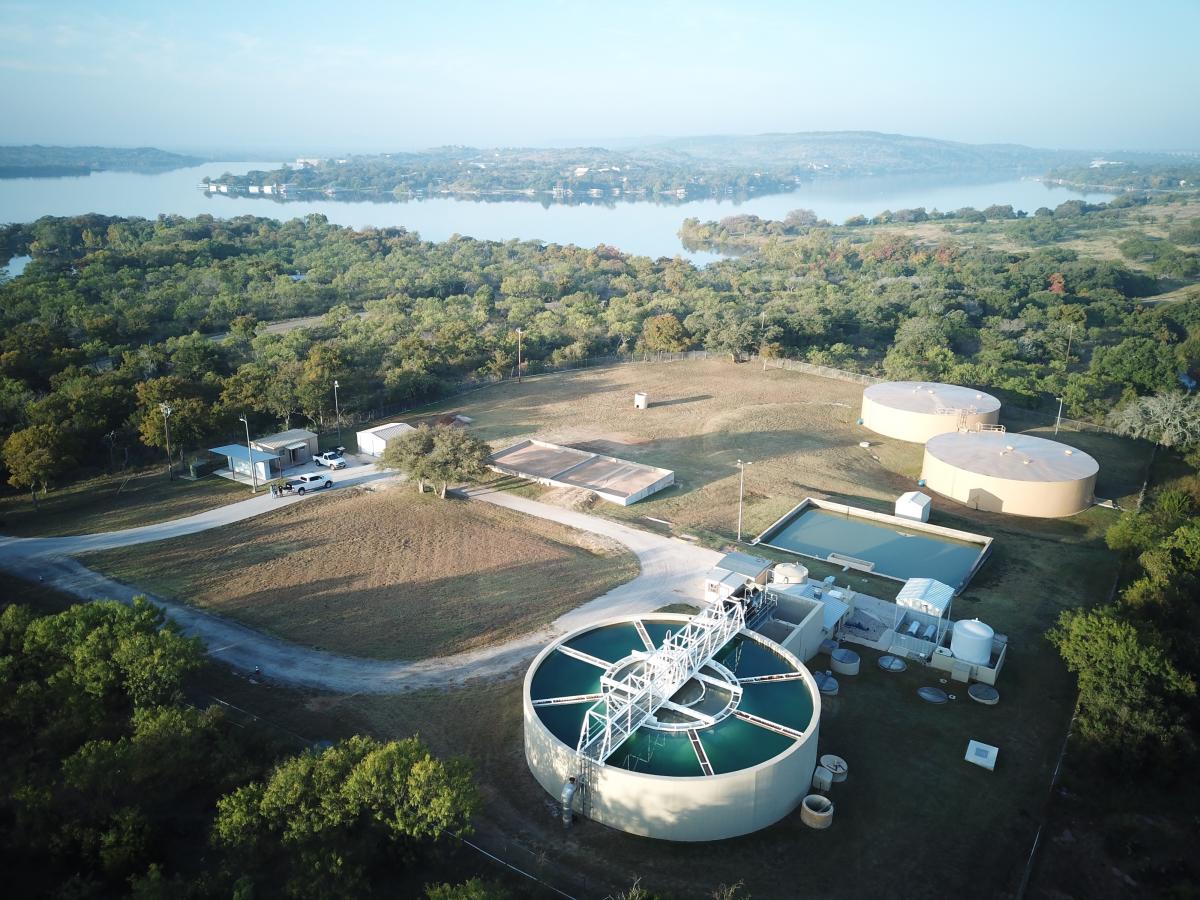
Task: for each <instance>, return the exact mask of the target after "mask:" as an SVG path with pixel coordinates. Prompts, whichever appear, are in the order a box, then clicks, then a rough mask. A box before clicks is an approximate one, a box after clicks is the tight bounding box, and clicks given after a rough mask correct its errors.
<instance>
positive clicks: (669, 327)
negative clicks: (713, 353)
mask: <svg viewBox="0 0 1200 900" xmlns="http://www.w3.org/2000/svg"><path fill="white" fill-rule="evenodd" d="M642 346H643V347H645V348H646V349H647V350H649V351H650V352H651V353H679V352H681V351H683V350H686V349H687V348H688V347H690V346H691V340H690V339H689V338H688V336H687V332H685V331H684V330H683V323H682V322H680V321H679V319H678V318H677V317H675V316H673V315H671V314H670V313H663V314H662V315H658V316H650V318H648V319H646V321H645V322H643V323H642Z"/></svg>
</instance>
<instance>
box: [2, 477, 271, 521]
mask: <svg viewBox="0 0 1200 900" xmlns="http://www.w3.org/2000/svg"><path fill="white" fill-rule="evenodd" d="M249 496H250V491H249V488H246V487H244V486H242V485H238V484H234V483H233V482H232V481H226V480H225V479H224V478H217V477H215V476H210V477H208V478H205V479H202V480H200V481H188V480H186V479H183V478H175V479H174V480H173V481H169V480H168V479H167V476H166V472H165V471H164V469H163V468H161V467H159V468H152V469H140V470H136V471H133V472H127V473H124V474H121V475H100V476H97V477H95V478H88V479H85V480H83V481H77V482H75V483H74V484H71V485H69V486H67V487H64V488H58V489H55V490H52V491H50V492H49V493H48V494H47V495H46V496H45V497H41V496H39V497H38V507H37V509H34V507H33V502H32V501H31V500H30V498H29V494H26V493H21V494H17V493H13V492H7V493H5V494H4V496H2V497H0V534H7V535H14V536H17V537H48V536H53V535H71V534H91V533H93V532H97V531H115V530H117V529H121V528H134V527H136V526H138V525H150V524H153V523H155V522H166V521H168V520H169V519H178V518H180V517H182V516H191V515H195V514H196V513H199V512H204V511H205V510H207V509H213V508H214V507H217V506H224V505H225V504H227V503H232V502H233V501H235V500H244V499H246V498H247V497H249Z"/></svg>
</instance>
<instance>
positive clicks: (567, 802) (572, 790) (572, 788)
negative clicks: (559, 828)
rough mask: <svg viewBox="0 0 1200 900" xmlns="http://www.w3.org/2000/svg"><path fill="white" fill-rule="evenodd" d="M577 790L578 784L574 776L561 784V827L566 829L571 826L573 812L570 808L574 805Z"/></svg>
mask: <svg viewBox="0 0 1200 900" xmlns="http://www.w3.org/2000/svg"><path fill="white" fill-rule="evenodd" d="M578 790H579V782H578V781H576V779H575V776H574V775H572V776H571V777H570V778H568V779H567V780H566V782H565V783H564V784H563V788H562V797H561V798H560V799H561V800H562V820H563V825H565V826H567V827H570V825H571V818H572V813H573V812H574V810H572V808H571V807H572V806H573V805H574V803H575V794H576V792H577V791H578Z"/></svg>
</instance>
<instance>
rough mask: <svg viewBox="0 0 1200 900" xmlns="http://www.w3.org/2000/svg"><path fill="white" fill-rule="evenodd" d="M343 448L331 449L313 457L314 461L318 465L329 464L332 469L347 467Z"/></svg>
mask: <svg viewBox="0 0 1200 900" xmlns="http://www.w3.org/2000/svg"><path fill="white" fill-rule="evenodd" d="M342 449H343V448H340V447H339V448H338V449H337V450H329V451H326V452H325V453H322V454H320V455H319V456H315V457H313V462H315V463H316V464H317V465H318V466H328V467H329V468H331V469H344V468H346V460H345V459H343V458H342Z"/></svg>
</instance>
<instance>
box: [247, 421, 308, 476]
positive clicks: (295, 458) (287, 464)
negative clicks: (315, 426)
mask: <svg viewBox="0 0 1200 900" xmlns="http://www.w3.org/2000/svg"><path fill="white" fill-rule="evenodd" d="M250 444H251V446H252V447H254V449H255V450H262V451H263V452H264V453H273V454H275V455H276V456H278V457H279V467H280V469H290V468H292V467H293V466H302V465H304V464H305V463H307V462H310V461H311V460H312V458H313V457H315V456H316V455H317V436H316V435H315V434H314V433H313V432H311V431H308V430H307V429H304V428H291V429H288V430H287V431H281V432H279V434H268V435H267V436H266V437H261V438H258V439H257V440H253V441H251V442H250Z"/></svg>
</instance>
